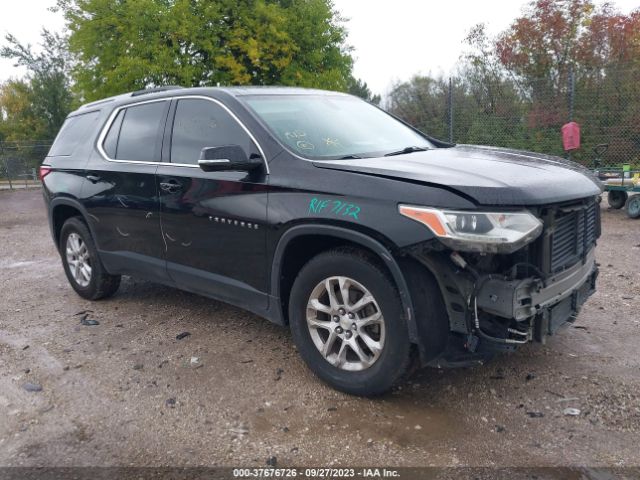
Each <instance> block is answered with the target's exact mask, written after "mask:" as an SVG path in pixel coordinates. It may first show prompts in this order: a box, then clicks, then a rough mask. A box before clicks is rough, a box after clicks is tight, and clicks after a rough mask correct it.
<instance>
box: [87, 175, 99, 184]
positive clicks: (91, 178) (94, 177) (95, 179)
mask: <svg viewBox="0 0 640 480" xmlns="http://www.w3.org/2000/svg"><path fill="white" fill-rule="evenodd" d="M86 179H87V180H89V181H90V182H91V183H98V182H99V181H100V177H98V176H97V175H87V176H86Z"/></svg>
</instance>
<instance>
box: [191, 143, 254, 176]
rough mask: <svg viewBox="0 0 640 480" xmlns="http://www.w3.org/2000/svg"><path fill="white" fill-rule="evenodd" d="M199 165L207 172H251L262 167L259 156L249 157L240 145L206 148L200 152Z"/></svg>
mask: <svg viewBox="0 0 640 480" xmlns="http://www.w3.org/2000/svg"><path fill="white" fill-rule="evenodd" d="M198 165H199V166H200V168H201V169H202V170H204V171H205V172H214V171H222V170H236V171H249V170H253V169H254V168H256V167H259V166H261V165H262V160H261V159H260V157H259V156H258V155H255V154H253V155H251V156H247V154H246V153H245V151H244V150H243V148H242V147H241V146H240V145H224V146H221V147H205V148H203V149H202V151H201V152H200V160H198Z"/></svg>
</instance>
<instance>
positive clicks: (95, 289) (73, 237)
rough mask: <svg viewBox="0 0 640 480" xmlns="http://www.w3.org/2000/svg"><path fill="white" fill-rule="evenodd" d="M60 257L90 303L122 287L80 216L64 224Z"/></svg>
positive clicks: (76, 289) (73, 281)
mask: <svg viewBox="0 0 640 480" xmlns="http://www.w3.org/2000/svg"><path fill="white" fill-rule="evenodd" d="M60 256H61V257H62V265H63V266H64V272H65V273H66V274H67V280H69V283H70V284H71V287H73V289H74V290H75V291H76V293H77V294H78V295H80V296H81V297H82V298H86V299H87V300H99V299H101V298H106V297H110V296H111V295H113V294H114V293H115V292H116V290H118V287H119V286H120V276H119V275H110V274H109V273H107V271H106V270H105V268H104V266H103V265H102V262H101V261H100V258H99V257H98V250H97V249H96V247H95V244H94V243H93V238H92V237H91V233H90V232H89V229H88V228H87V225H86V224H85V223H84V222H83V221H82V220H81V219H80V218H78V217H72V218H70V219H68V220H67V221H66V222H64V225H63V226H62V230H61V231H60Z"/></svg>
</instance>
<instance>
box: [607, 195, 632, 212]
mask: <svg viewBox="0 0 640 480" xmlns="http://www.w3.org/2000/svg"><path fill="white" fill-rule="evenodd" d="M628 196H629V195H628V194H627V192H625V191H623V190H610V191H609V193H608V194H607V202H608V203H609V206H610V207H611V208H615V209H616V210H617V209H620V208H622V207H624V204H625V202H626V201H627V198H628Z"/></svg>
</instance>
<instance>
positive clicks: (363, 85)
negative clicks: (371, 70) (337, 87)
mask: <svg viewBox="0 0 640 480" xmlns="http://www.w3.org/2000/svg"><path fill="white" fill-rule="evenodd" d="M347 91H348V92H349V93H350V94H351V95H355V96H357V97H360V98H362V99H364V100H366V101H367V102H369V103H373V104H374V105H380V102H381V101H382V97H381V96H380V95H378V94H373V93H372V92H371V89H370V88H369V85H367V82H365V81H364V80H361V79H360V78H352V79H351V80H350V82H349V89H348V90H347Z"/></svg>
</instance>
